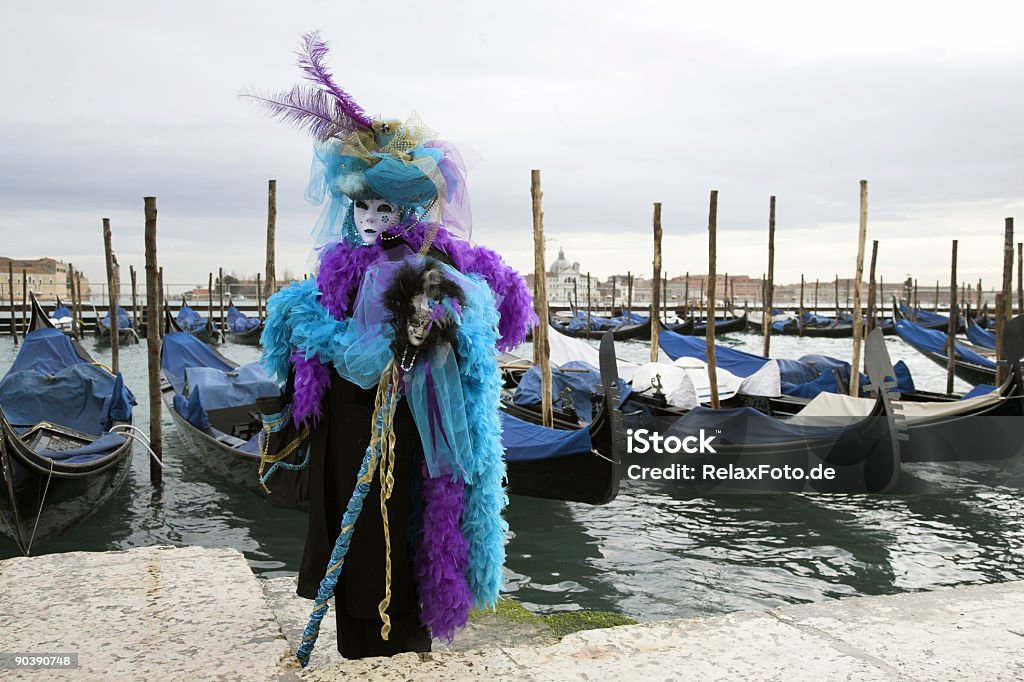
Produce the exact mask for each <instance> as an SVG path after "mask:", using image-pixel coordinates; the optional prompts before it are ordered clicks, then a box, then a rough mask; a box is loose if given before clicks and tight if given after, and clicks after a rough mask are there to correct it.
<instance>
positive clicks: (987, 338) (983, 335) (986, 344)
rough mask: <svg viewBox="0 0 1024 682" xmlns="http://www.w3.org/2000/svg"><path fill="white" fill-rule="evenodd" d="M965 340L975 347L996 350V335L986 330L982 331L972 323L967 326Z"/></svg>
mask: <svg viewBox="0 0 1024 682" xmlns="http://www.w3.org/2000/svg"><path fill="white" fill-rule="evenodd" d="M967 338H968V339H969V340H970V342H971V343H973V344H974V345H975V346H981V347H982V348H988V349H989V350H995V349H996V335H995V334H993V333H992V332H990V331H988V330H987V329H982V328H981V327H979V326H978V325H977V324H975V323H973V322H971V323H970V324H968V325H967Z"/></svg>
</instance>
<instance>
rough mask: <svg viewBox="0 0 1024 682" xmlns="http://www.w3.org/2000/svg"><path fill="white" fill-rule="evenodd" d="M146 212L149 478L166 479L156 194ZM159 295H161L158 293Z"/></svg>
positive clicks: (157, 481)
mask: <svg viewBox="0 0 1024 682" xmlns="http://www.w3.org/2000/svg"><path fill="white" fill-rule="evenodd" d="M142 201H143V202H144V210H145V215H146V313H147V314H146V318H147V320H148V322H147V325H148V326H147V329H146V354H147V359H148V364H149V447H150V448H151V449H152V450H153V453H154V456H155V458H156V461H153V460H150V464H149V481H150V483H152V484H153V485H160V483H161V481H162V480H163V468H162V466H161V464H160V463H161V462H162V461H163V430H162V427H161V423H160V405H161V402H160V336H161V334H160V325H159V324H158V323H157V320H159V319H160V309H159V305H160V296H159V294H158V293H157V292H159V291H160V277H159V270H158V268H157V260H156V197H145V198H144V199H143V200H142ZM154 294H157V295H154Z"/></svg>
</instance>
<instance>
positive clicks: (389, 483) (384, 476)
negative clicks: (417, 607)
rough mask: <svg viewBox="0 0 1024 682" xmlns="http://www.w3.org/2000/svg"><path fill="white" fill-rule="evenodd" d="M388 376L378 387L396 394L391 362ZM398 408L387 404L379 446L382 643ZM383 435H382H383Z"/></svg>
mask: <svg viewBox="0 0 1024 682" xmlns="http://www.w3.org/2000/svg"><path fill="white" fill-rule="evenodd" d="M390 370H391V371H390V372H388V371H387V370H385V372H384V373H385V374H387V375H388V378H387V381H385V380H384V377H381V384H384V383H386V384H388V386H389V387H392V390H397V386H398V381H399V375H398V365H397V364H396V363H395V361H394V360H393V359H392V361H391V366H390ZM397 405H398V401H397V400H395V399H394V396H392V400H391V401H390V402H389V403H388V406H387V407H388V411H387V414H386V416H385V419H384V423H385V425H386V427H387V428H386V430H383V429H382V431H383V432H384V433H386V434H387V437H386V439H385V442H384V443H383V444H382V446H381V462H380V471H381V475H380V516H381V520H382V521H383V523H384V598H383V599H381V600H380V604H378V605H377V613H379V614H380V619H381V623H382V624H381V628H380V636H381V639H383V640H384V641H385V642H386V641H387V640H388V635H389V634H390V633H391V616H389V615H388V613H387V609H388V606H390V605H391V530H390V527H389V525H388V508H387V503H388V500H389V499H390V498H391V493H392V492H393V491H394V489H395V429H394V418H395V408H396V407H397ZM382 435H383V434H382Z"/></svg>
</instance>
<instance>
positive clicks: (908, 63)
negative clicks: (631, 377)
mask: <svg viewBox="0 0 1024 682" xmlns="http://www.w3.org/2000/svg"><path fill="white" fill-rule="evenodd" d="M368 7H369V8H371V9H363V8H368ZM1022 15H1024V6H1022V5H1021V4H1020V3H1013V2H974V3H970V5H969V8H968V5H967V4H965V3H963V2H958V3H951V2H927V3H925V2H892V1H891V0H890V1H889V2H873V1H866V2H858V3H852V4H851V3H834V2H785V1H781V2H773V3H763V2H720V3H687V2H667V1H666V2H647V1H643V0H634V1H632V2H628V3H605V2H586V3H570V2H525V1H519V2H515V3H500V4H499V3H492V2H468V1H467V2H457V1H452V0H449V1H448V2H443V3H431V2H423V1H422V0H420V1H419V2H406V1H405V0H392V1H391V2H387V3H382V4H379V5H372V4H369V3H358V4H357V3H352V2H341V1H338V0H335V1H333V2H289V3H270V2H265V3H264V2H215V3H212V2H174V3H156V2H150V3H140V2H104V1H102V0H93V1H91V2H88V3H81V2H38V3H25V2H16V1H15V0H0V81H2V83H3V87H4V91H5V93H6V96H5V98H4V106H3V107H2V109H0V149H2V150H3V151H2V156H0V235H2V236H3V240H2V241H3V249H2V254H0V255H11V256H16V257H39V256H45V255H49V256H54V257H57V258H60V259H63V260H71V261H73V262H75V263H76V265H79V266H81V267H83V268H84V270H85V272H86V274H87V275H88V276H89V277H90V278H93V279H94V280H100V279H102V241H101V232H100V225H101V218H103V217H109V218H111V219H112V221H113V227H114V238H115V243H116V248H117V249H118V252H119V255H120V260H121V262H122V264H123V265H127V264H134V265H135V266H136V267H137V268H141V266H142V264H143V239H142V227H143V216H142V197H143V196H147V195H155V196H157V197H158V207H159V211H160V217H159V240H160V258H161V263H162V264H163V265H164V267H165V271H166V273H167V275H166V276H167V279H168V281H169V282H173V283H183V284H185V283H189V284H191V283H199V282H204V281H205V280H206V273H207V272H209V271H210V270H213V271H216V269H217V267H224V268H225V271H227V272H231V271H236V272H239V273H255V272H256V271H257V270H260V269H262V263H263V250H264V243H263V239H264V230H265V224H266V185H267V179H269V178H276V179H277V180H278V207H279V208H278V254H279V263H278V271H279V272H280V271H281V270H282V269H283V268H285V267H289V268H291V269H292V270H293V271H296V272H301V271H302V270H303V269H304V268H305V267H306V266H305V263H306V255H307V253H308V250H309V246H310V239H309V235H308V231H309V229H310V228H311V227H312V225H313V223H314V222H315V220H316V218H317V216H318V215H319V212H320V208H319V207H314V206H310V205H308V204H306V203H305V202H304V201H303V199H302V194H303V190H304V188H305V184H306V180H307V177H308V171H309V161H310V142H309V140H308V138H306V137H304V136H303V135H302V134H301V133H299V132H297V131H295V130H292V129H290V128H288V127H286V126H284V125H282V124H280V123H278V122H276V121H273V120H270V119H268V118H266V117H265V116H263V115H262V114H261V113H259V112H258V111H256V110H255V108H254V107H252V106H251V105H250V104H249V103H248V102H246V101H244V100H241V99H239V98H238V93H239V92H240V91H241V90H243V89H246V88H256V89H261V90H267V91H270V90H276V89H283V88H287V87H290V86H291V85H292V84H293V83H295V82H296V81H297V80H298V71H297V69H296V68H295V65H294V62H295V59H294V55H293V51H294V49H295V48H296V47H297V45H298V41H299V38H300V36H301V35H302V34H303V33H304V32H306V31H308V30H311V29H319V30H321V32H322V35H323V37H324V38H326V39H327V40H328V41H329V42H330V44H331V48H332V54H331V57H330V60H329V61H330V64H331V66H332V68H333V71H334V74H335V77H336V80H337V81H338V82H339V83H341V84H342V86H343V87H345V88H346V89H347V90H348V91H349V92H350V93H352V94H353V95H354V96H355V97H356V99H357V100H358V101H359V102H360V103H361V104H362V106H363V107H364V108H365V109H366V110H367V111H368V112H370V113H372V114H381V115H383V116H385V117H394V118H399V117H405V116H406V115H408V114H409V113H410V112H412V111H413V110H415V111H417V112H418V113H419V114H420V115H421V116H422V118H423V119H424V121H426V122H427V123H428V124H429V125H430V126H431V127H433V128H434V129H436V130H437V131H439V133H440V134H441V136H442V137H444V138H445V139H448V140H452V141H454V142H455V143H456V144H458V145H459V146H460V149H462V151H463V152H464V153H466V155H467V156H468V157H470V158H471V159H473V163H472V165H471V168H470V174H469V188H470V192H471V195H472V199H473V209H474V219H475V228H474V239H475V241H477V242H480V243H483V244H487V245H489V246H492V247H493V248H495V249H497V250H499V251H501V252H502V253H503V254H504V255H505V257H506V259H507V260H508V261H509V262H510V263H512V264H513V265H514V266H516V267H518V268H520V269H522V270H524V271H527V270H530V269H532V232H531V214H530V197H529V179H530V169H531V168H539V169H541V170H542V173H543V185H544V193H545V196H544V209H545V229H546V232H547V235H548V237H549V240H548V252H547V253H548V261H549V262H550V261H551V260H552V259H553V258H554V257H555V256H556V255H557V251H558V248H559V247H560V246H561V247H564V248H565V250H566V254H567V256H569V258H570V259H573V260H579V261H581V264H582V266H583V269H584V270H590V271H592V272H593V273H594V274H595V275H601V276H605V275H610V274H612V273H614V272H625V271H626V270H633V271H634V272H647V271H648V270H649V268H650V261H651V255H650V241H651V240H650V233H651V227H650V223H651V204H652V202H654V201H661V202H663V205H664V208H663V220H664V228H665V234H666V237H665V264H666V269H667V271H668V274H669V275H670V276H674V275H677V274H681V273H682V272H684V271H686V270H689V271H691V272H704V271H706V269H707V247H706V230H707V212H708V196H709V192H710V190H712V189H717V190H719V215H718V226H719V236H718V254H719V265H718V267H719V271H728V272H731V273H746V274H750V275H755V276H756V275H759V274H760V273H761V272H763V271H764V270H765V267H766V265H765V264H766V260H767V222H768V198H769V196H770V195H772V194H775V195H777V197H778V228H777V229H778V232H777V247H776V254H777V260H776V272H777V274H776V280H777V281H779V282H792V281H798V280H799V277H800V274H801V273H804V274H806V275H807V276H808V277H809V278H810V279H814V278H816V277H820V278H822V279H828V278H831V277H832V276H834V275H835V274H836V273H839V274H840V275H842V276H849V275H852V271H853V267H854V259H855V253H856V234H857V221H858V181H859V180H860V179H862V178H864V179H867V180H868V181H869V193H870V208H869V226H868V238H869V244H868V246H869V248H870V240H871V239H878V240H879V241H880V242H881V245H880V256H879V268H880V270H881V272H882V274H883V275H884V276H885V278H886V280H888V281H894V280H895V279H897V278H901V277H903V276H904V275H905V274H906V273H908V272H909V273H914V274H915V275H916V276H918V277H919V278H921V280H922V281H928V282H934V280H936V279H942V280H943V282H946V281H948V274H947V273H948V264H949V250H950V242H951V240H952V239H959V240H960V256H961V257H960V275H961V279H962V280H968V281H975V280H977V279H978V278H984V279H985V280H986V283H992V284H994V283H995V280H996V278H997V277H998V276H999V271H1000V268H1001V262H1000V251H1001V245H1002V231H1003V219H1004V218H1005V217H1006V216H1014V215H1016V216H1017V218H1018V220H1019V222H1020V224H1019V225H1018V231H1019V232H1020V234H1021V237H1022V238H1024V211H1022V210H1021V209H1022V207H1024V144H1022V143H1024V124H1022V122H1024V41H1021V40H1020V34H1019V31H1020V26H1021V25H1022V19H1024V16H1022Z"/></svg>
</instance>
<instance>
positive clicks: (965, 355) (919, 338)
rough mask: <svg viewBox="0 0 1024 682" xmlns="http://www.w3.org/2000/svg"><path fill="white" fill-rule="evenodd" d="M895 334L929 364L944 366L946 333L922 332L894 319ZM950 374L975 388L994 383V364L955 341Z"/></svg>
mask: <svg viewBox="0 0 1024 682" xmlns="http://www.w3.org/2000/svg"><path fill="white" fill-rule="evenodd" d="M898 313H899V310H898V309H897V314H898ZM896 333H897V334H899V336H900V338H901V339H903V341H904V342H906V343H907V344H908V345H909V346H911V347H912V348H913V349H914V350H916V351H918V352H919V353H921V354H922V355H924V356H925V357H927V358H928V359H929V360H931V361H932V362H934V363H936V364H937V365H940V366H942V367H946V366H947V353H946V346H947V345H948V339H949V336H948V334H946V333H944V332H941V331H939V330H937V329H925V328H924V327H921V326H919V325H916V324H914V323H913V322H911V321H910V320H906V319H900V320H897V322H896ZM953 373H954V374H955V375H956V376H958V377H959V378H961V379H963V380H964V381H966V382H967V383H969V384H972V385H975V386H976V385H978V384H990V385H991V384H995V383H996V363H995V361H994V360H991V359H989V358H987V357H985V356H983V355H981V354H979V353H977V352H976V351H974V350H971V349H970V348H968V347H967V346H966V345H965V344H963V343H959V342H957V343H956V356H955V359H954V364H953Z"/></svg>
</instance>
